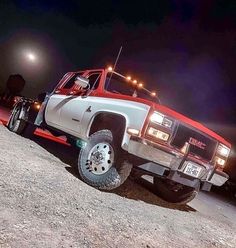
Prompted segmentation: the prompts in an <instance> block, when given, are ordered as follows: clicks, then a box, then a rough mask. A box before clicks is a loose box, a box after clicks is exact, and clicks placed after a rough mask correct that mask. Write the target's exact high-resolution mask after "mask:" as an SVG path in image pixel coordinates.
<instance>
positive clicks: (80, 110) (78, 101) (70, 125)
mask: <svg viewBox="0 0 236 248" xmlns="http://www.w3.org/2000/svg"><path fill="white" fill-rule="evenodd" d="M83 76H84V77H86V78H88V79H89V84H90V89H89V90H88V91H85V90H81V91H78V90H77V92H75V94H74V95H71V96H67V97H66V98H65V99H64V100H63V104H62V105H61V112H60V120H59V124H60V126H61V128H60V129H61V130H63V131H65V132H67V133H69V134H72V135H74V136H78V135H79V134H80V133H81V128H82V127H81V122H82V119H83V115H84V113H85V112H88V113H89V98H90V97H91V96H89V97H88V96H87V95H88V94H90V93H92V91H93V90H95V89H96V88H97V86H98V85H99V81H100V78H101V72H99V71H98V72H88V73H87V74H85V75H83ZM72 90H74V91H76V90H75V86H74V88H73V89H72Z"/></svg>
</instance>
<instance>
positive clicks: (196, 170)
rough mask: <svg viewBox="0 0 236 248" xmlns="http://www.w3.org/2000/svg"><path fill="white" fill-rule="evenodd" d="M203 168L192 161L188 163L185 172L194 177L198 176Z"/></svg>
mask: <svg viewBox="0 0 236 248" xmlns="http://www.w3.org/2000/svg"><path fill="white" fill-rule="evenodd" d="M201 170H202V169H201V167H199V166H197V165H195V164H192V163H188V164H187V166H186V167H185V169H184V173H185V174H187V175H189V176H192V177H198V176H199V174H200V173H201Z"/></svg>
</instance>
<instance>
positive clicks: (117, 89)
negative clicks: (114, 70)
mask: <svg viewBox="0 0 236 248" xmlns="http://www.w3.org/2000/svg"><path fill="white" fill-rule="evenodd" d="M105 90H107V91H110V92H112V93H117V94H123V95H128V96H133V95H134V93H135V89H134V88H133V87H130V86H129V85H128V84H127V82H126V81H125V80H124V79H123V78H121V77H119V76H117V75H116V74H113V75H112V77H110V76H109V75H108V76H107V78H106V82H105Z"/></svg>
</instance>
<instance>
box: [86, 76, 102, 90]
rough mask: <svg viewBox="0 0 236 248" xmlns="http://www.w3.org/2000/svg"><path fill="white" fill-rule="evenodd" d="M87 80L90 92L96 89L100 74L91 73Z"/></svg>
mask: <svg viewBox="0 0 236 248" xmlns="http://www.w3.org/2000/svg"><path fill="white" fill-rule="evenodd" d="M87 78H88V79H89V84H90V89H91V90H95V89H97V87H98V85H99V81H100V78H101V73H92V74H90V75H88V76H87Z"/></svg>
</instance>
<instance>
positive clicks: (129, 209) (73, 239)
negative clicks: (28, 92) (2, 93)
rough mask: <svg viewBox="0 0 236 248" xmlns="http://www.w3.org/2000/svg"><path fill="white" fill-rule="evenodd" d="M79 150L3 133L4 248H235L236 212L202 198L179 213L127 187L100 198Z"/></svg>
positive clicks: (0, 208) (0, 230) (0, 231)
mask: <svg viewBox="0 0 236 248" xmlns="http://www.w3.org/2000/svg"><path fill="white" fill-rule="evenodd" d="M75 153H76V151H74V150H72V149H70V148H69V147H66V146H63V145H59V144H56V143H54V142H50V141H46V140H43V139H40V138H36V137H35V138H33V140H30V139H27V138H24V137H21V136H18V135H15V134H13V133H10V132H9V131H8V130H7V129H6V128H5V127H4V126H0V169H1V173H0V247H1V248H3V247H4V248H5V247H17V248H18V247H40V248H42V247H45V248H46V247H146V248H149V247H175V248H177V247H235V244H236V235H235V229H236V214H235V213H236V207H235V204H234V203H230V202H225V201H223V200H221V199H218V198H216V197H215V195H214V194H204V193H200V194H199V196H198V198H197V199H195V200H193V201H192V202H191V203H190V204H189V205H187V206H184V207H176V206H174V205H170V204H167V203H165V202H164V201H162V200H161V199H160V198H158V197H157V196H156V195H154V194H153V193H151V192H150V191H148V190H147V189H145V188H144V187H143V186H142V185H140V184H137V183H136V182H133V181H131V180H128V181H127V182H126V183H125V184H124V185H123V186H122V187H120V188H119V189H117V190H115V191H113V192H109V193H107V192H101V191H98V190H96V189H94V188H92V187H90V186H88V185H86V184H85V183H83V182H82V181H81V180H80V179H79V178H78V177H77V172H76V169H75V168H74V167H73V166H74V165H75V164H76V162H75Z"/></svg>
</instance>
